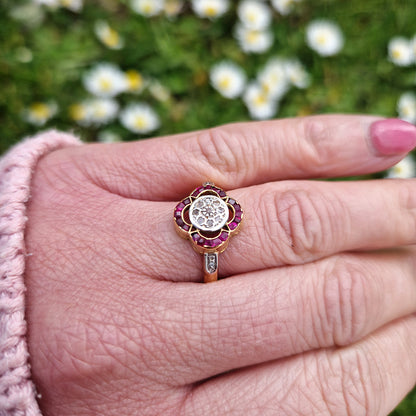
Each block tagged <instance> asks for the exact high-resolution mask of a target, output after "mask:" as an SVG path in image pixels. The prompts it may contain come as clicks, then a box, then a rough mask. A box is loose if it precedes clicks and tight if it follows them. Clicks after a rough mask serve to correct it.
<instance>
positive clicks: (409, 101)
mask: <svg viewBox="0 0 416 416" xmlns="http://www.w3.org/2000/svg"><path fill="white" fill-rule="evenodd" d="M397 112H398V114H399V117H400V118H401V119H402V120H404V121H407V122H409V123H413V124H416V95H415V94H414V93H412V92H405V93H404V94H402V95H401V96H400V98H399V101H398V102H397Z"/></svg>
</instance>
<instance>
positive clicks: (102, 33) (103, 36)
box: [94, 20, 124, 50]
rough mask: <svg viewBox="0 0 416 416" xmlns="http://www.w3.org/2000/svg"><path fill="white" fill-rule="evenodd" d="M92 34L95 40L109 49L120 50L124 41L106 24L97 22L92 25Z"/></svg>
mask: <svg viewBox="0 0 416 416" xmlns="http://www.w3.org/2000/svg"><path fill="white" fill-rule="evenodd" d="M94 32H95V35H96V36H97V38H98V39H99V40H100V41H101V43H103V44H104V45H105V46H107V48H109V49H116V50H117V49H121V48H122V47H123V46H124V40H123V39H122V38H121V36H120V35H119V33H118V32H117V31H116V30H114V29H112V28H111V27H110V26H109V25H108V23H107V22H105V21H103V20H99V21H97V22H96V23H95V25H94Z"/></svg>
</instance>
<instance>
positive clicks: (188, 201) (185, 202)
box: [182, 198, 191, 205]
mask: <svg viewBox="0 0 416 416" xmlns="http://www.w3.org/2000/svg"><path fill="white" fill-rule="evenodd" d="M182 202H183V203H184V204H185V205H189V204H190V203H191V200H190V199H189V198H186V199H185V201H182Z"/></svg>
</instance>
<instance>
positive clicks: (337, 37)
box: [306, 20, 344, 56]
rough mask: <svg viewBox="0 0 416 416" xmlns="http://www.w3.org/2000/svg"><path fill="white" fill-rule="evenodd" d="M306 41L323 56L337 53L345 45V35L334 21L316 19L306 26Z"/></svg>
mask: <svg viewBox="0 0 416 416" xmlns="http://www.w3.org/2000/svg"><path fill="white" fill-rule="evenodd" d="M306 42H307V43H308V45H309V47H310V48H311V49H313V50H314V51H315V52H318V54H319V55H321V56H332V55H336V54H337V53H338V52H339V51H340V50H341V49H342V47H343V46H344V36H343V34H342V32H341V30H340V28H339V26H338V25H336V24H335V23H333V22H330V21H328V20H315V21H313V22H311V23H309V25H308V26H307V28H306Z"/></svg>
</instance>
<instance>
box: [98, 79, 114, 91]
mask: <svg viewBox="0 0 416 416" xmlns="http://www.w3.org/2000/svg"><path fill="white" fill-rule="evenodd" d="M99 84H100V88H101V89H102V90H103V91H109V90H110V89H111V86H112V83H111V81H110V80H109V79H108V78H101V79H100V82H99Z"/></svg>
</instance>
